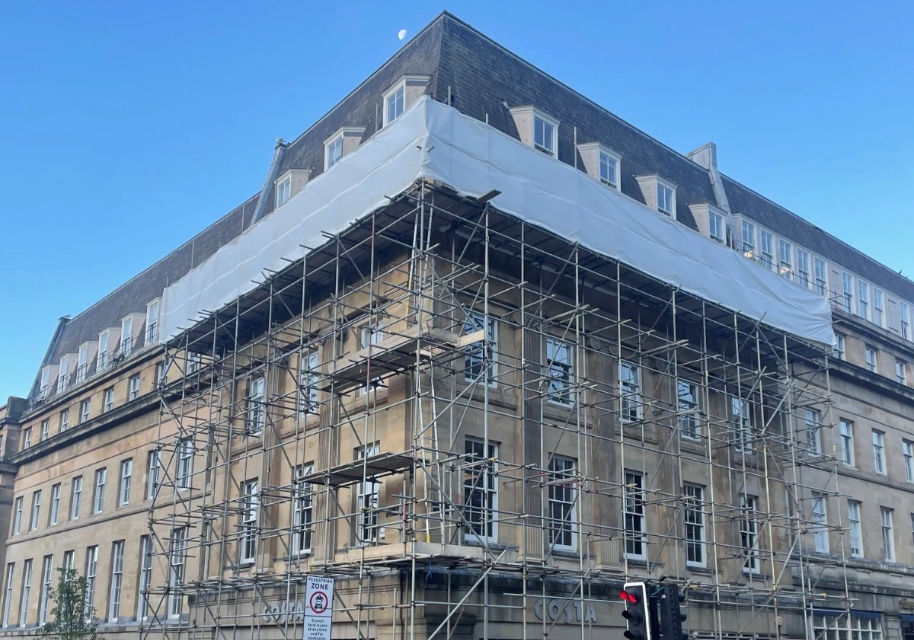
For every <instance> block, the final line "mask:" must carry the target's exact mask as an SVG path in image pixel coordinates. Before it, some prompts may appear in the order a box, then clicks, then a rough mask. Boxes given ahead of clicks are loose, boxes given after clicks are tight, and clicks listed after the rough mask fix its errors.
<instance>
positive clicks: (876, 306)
mask: <svg viewBox="0 0 914 640" xmlns="http://www.w3.org/2000/svg"><path fill="white" fill-rule="evenodd" d="M872 314H873V320H872V322H873V324H875V325H876V326H877V327H882V328H885V292H884V291H883V290H882V289H879V288H877V287H875V286H874V287H873V312H872Z"/></svg>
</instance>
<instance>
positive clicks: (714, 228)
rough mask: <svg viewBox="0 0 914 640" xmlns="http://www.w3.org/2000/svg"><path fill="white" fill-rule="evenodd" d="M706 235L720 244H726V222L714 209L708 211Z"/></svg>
mask: <svg viewBox="0 0 914 640" xmlns="http://www.w3.org/2000/svg"><path fill="white" fill-rule="evenodd" d="M708 236H709V237H710V238H711V240H716V241H717V242H719V243H721V244H727V223H726V221H725V220H724V217H723V216H722V215H721V214H719V213H717V212H716V211H708Z"/></svg>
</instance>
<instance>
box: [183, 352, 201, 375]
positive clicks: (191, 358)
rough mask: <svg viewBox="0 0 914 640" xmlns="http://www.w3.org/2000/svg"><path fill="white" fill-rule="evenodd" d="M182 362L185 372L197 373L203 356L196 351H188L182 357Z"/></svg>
mask: <svg viewBox="0 0 914 640" xmlns="http://www.w3.org/2000/svg"><path fill="white" fill-rule="evenodd" d="M184 363H185V364H184V369H185V373H187V374H191V373H197V371H199V370H200V365H201V364H203V356H202V355H201V354H199V353H196V352H191V353H188V354H187V355H186V356H185V357H184Z"/></svg>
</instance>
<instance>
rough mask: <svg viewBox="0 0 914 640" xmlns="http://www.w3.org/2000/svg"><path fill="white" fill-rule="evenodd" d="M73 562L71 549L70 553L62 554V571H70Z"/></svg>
mask: <svg viewBox="0 0 914 640" xmlns="http://www.w3.org/2000/svg"><path fill="white" fill-rule="evenodd" d="M74 561H75V560H74V551H73V550H72V549H71V550H70V551H64V552H63V570H64V571H70V570H71V569H72V568H73V567H74V566H75V565H74V564H73V563H74Z"/></svg>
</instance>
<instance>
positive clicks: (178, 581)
mask: <svg viewBox="0 0 914 640" xmlns="http://www.w3.org/2000/svg"><path fill="white" fill-rule="evenodd" d="M186 545H187V529H186V528H184V527H179V528H177V529H173V530H172V532H171V542H170V548H169V553H168V564H169V567H168V587H169V592H170V595H169V596H168V617H169V618H176V617H178V616H180V615H181V604H182V598H181V590H180V587H181V585H182V584H183V583H184V559H185V547H186Z"/></svg>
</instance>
